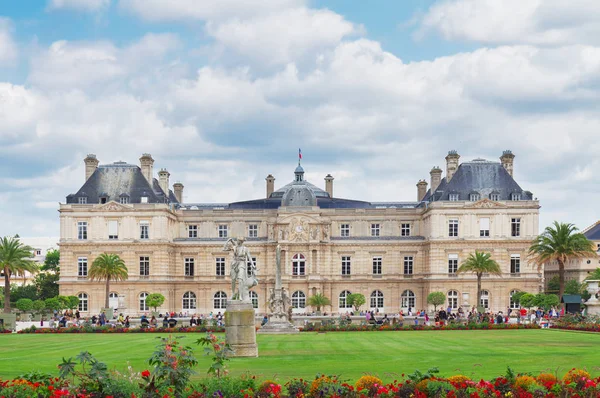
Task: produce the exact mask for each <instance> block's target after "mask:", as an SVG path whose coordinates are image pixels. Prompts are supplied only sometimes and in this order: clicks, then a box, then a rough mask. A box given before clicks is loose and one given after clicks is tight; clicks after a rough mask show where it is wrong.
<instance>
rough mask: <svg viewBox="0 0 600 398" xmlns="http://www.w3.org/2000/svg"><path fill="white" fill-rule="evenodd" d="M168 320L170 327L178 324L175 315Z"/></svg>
mask: <svg viewBox="0 0 600 398" xmlns="http://www.w3.org/2000/svg"><path fill="white" fill-rule="evenodd" d="M168 322H169V327H170V328H174V327H175V326H177V319H175V318H174V317H173V318H171V319H169V320H168Z"/></svg>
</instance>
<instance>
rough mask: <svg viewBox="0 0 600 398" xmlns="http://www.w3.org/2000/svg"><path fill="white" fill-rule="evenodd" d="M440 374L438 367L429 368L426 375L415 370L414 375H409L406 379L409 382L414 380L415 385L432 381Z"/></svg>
mask: <svg viewBox="0 0 600 398" xmlns="http://www.w3.org/2000/svg"><path fill="white" fill-rule="evenodd" d="M438 373H440V370H439V369H438V368H437V367H433V368H429V369H427V371H426V372H425V373H423V372H421V371H420V370H419V369H417V370H415V371H414V372H413V373H411V374H409V375H407V376H406V377H407V378H408V379H409V380H412V381H413V382H414V383H418V382H420V381H422V380H425V379H431V378H432V377H435V375H436V374H438Z"/></svg>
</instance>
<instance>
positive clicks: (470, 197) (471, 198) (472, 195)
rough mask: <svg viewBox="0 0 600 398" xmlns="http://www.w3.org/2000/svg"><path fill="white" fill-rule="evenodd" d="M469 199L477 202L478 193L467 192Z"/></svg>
mask: <svg viewBox="0 0 600 398" xmlns="http://www.w3.org/2000/svg"><path fill="white" fill-rule="evenodd" d="M469 200H470V201H471V202H477V201H478V200H479V194H478V193H472V194H469Z"/></svg>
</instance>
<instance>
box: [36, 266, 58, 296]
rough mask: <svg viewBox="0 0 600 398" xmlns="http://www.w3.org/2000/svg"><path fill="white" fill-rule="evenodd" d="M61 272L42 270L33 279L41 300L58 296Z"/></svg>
mask: <svg viewBox="0 0 600 398" xmlns="http://www.w3.org/2000/svg"><path fill="white" fill-rule="evenodd" d="M59 279H60V275H59V274H55V273H52V272H40V273H39V274H37V275H36V276H35V278H34V279H33V284H34V285H35V287H36V288H37V294H38V297H39V298H40V300H46V299H49V298H52V297H56V296H58V280H59Z"/></svg>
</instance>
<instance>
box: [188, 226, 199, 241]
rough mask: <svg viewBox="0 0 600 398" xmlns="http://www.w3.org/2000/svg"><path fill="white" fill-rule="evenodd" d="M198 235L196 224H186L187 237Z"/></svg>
mask: <svg viewBox="0 0 600 398" xmlns="http://www.w3.org/2000/svg"><path fill="white" fill-rule="evenodd" d="M197 237H198V226H197V225H188V238H197Z"/></svg>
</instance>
